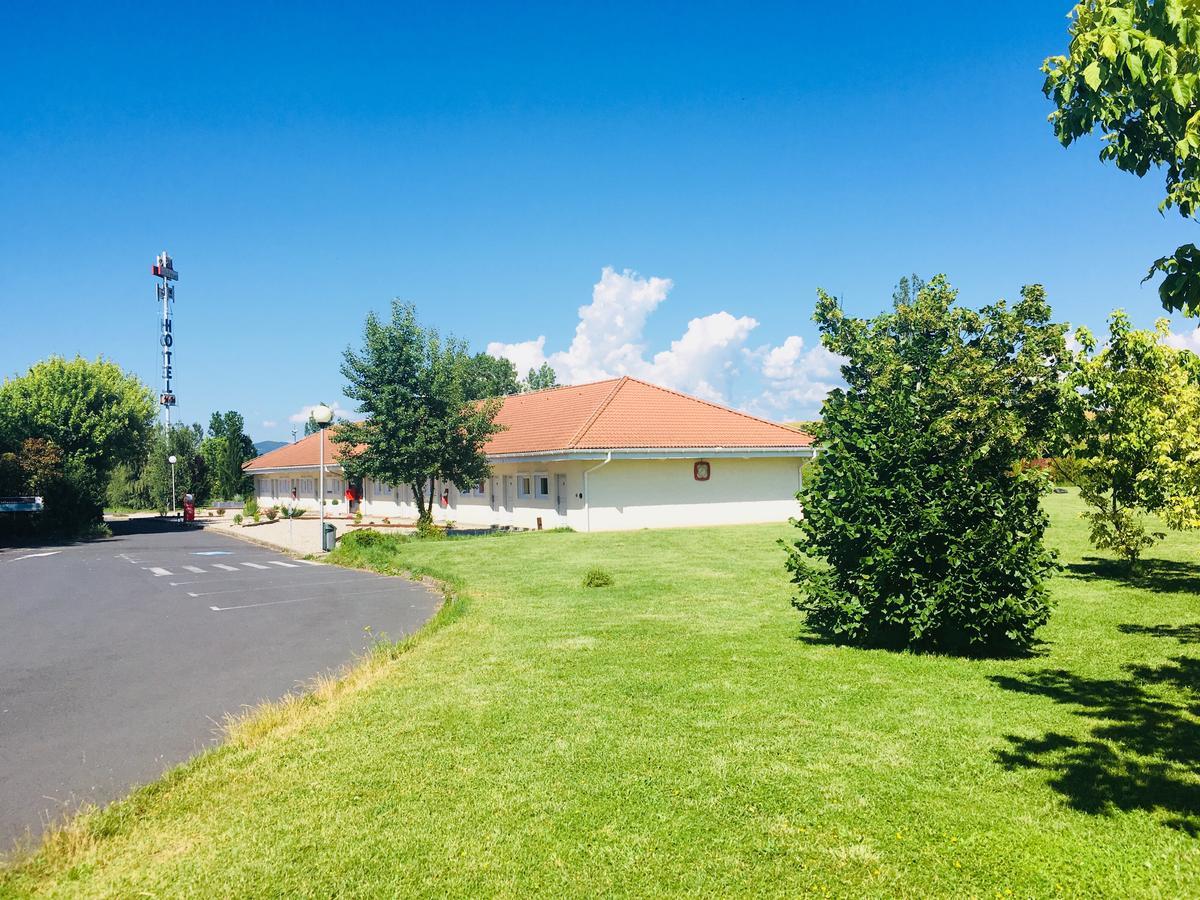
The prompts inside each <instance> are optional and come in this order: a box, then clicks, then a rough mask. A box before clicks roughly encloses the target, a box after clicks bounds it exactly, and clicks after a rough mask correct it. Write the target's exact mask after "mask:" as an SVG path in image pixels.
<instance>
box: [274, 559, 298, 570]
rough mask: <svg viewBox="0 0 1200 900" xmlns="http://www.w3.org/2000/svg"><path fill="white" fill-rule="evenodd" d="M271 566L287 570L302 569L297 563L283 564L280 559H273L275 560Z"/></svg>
mask: <svg viewBox="0 0 1200 900" xmlns="http://www.w3.org/2000/svg"><path fill="white" fill-rule="evenodd" d="M271 565H273V566H283V567H284V568H285V569H298V568H300V567H299V566H298V565H296V564H295V563H287V562H281V561H280V560H278V559H273V560H271Z"/></svg>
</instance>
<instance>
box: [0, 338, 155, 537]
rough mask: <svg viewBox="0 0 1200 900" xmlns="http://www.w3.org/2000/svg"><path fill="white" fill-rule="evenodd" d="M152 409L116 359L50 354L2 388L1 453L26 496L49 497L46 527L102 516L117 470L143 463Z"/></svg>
mask: <svg viewBox="0 0 1200 900" xmlns="http://www.w3.org/2000/svg"><path fill="white" fill-rule="evenodd" d="M154 414H155V404H154V396H153V394H152V393H151V392H150V389H149V388H147V387H146V386H145V385H144V384H142V383H141V381H139V380H138V379H137V378H136V377H135V376H133V375H128V374H126V373H125V372H123V371H122V370H121V368H120V367H119V366H118V365H116V363H113V362H109V361H108V360H105V359H102V358H100V359H96V360H94V361H90V360H86V359H83V358H82V357H76V358H75V359H71V360H67V359H63V358H62V357H57V356H52V357H50V358H49V359H46V360H44V361H42V362H39V363H36V364H34V365H33V366H31V367H30V369H29V371H28V372H26V373H25V374H24V375H21V376H18V377H15V378H11V379H6V380H5V382H4V383H3V385H0V454H4V453H8V454H11V455H12V460H13V461H15V465H16V466H17V467H18V469H19V470H20V471H23V472H24V473H25V483H24V484H23V485H19V486H20V487H21V491H20V492H21V493H24V492H28V491H31V490H33V489H35V488H36V489H37V490H38V491H40V492H41V493H43V494H45V495H46V505H47V512H46V516H45V523H46V525H47V527H48V528H50V529H51V530H55V531H72V530H78V529H80V528H82V527H84V526H86V525H87V524H88V522H90V521H91V520H93V519H95V518H96V517H97V516H99V514H100V512H101V510H102V508H103V505H104V499H105V489H106V487H107V485H108V480H109V475H110V474H111V473H112V471H113V469H114V468H115V467H116V466H118V465H120V464H122V463H127V464H135V463H136V462H137V461H139V460H140V458H141V456H142V454H143V452H144V450H145V446H146V442H147V439H148V437H149V435H150V432H151V428H152V426H153V422H154ZM31 441H32V443H31ZM35 450H36V456H37V461H36V465H35V464H34V463H35V461H34V460H32V458H31V456H30V454H33V453H34V451H35ZM51 460H53V463H52V464H51V462H50V461H51ZM35 470H36V472H37V473H38V474H37V476H36V477H34V475H33V474H32V473H33V472H34V471H35ZM6 471H8V472H10V474H11V472H12V471H16V470H14V469H13V468H12V466H11V465H10V466H7V467H6Z"/></svg>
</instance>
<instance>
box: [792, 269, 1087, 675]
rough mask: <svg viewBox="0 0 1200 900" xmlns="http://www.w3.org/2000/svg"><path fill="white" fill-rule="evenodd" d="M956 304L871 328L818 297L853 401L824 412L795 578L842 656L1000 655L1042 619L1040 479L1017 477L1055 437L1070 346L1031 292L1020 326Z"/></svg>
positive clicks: (1016, 318) (904, 311)
mask: <svg viewBox="0 0 1200 900" xmlns="http://www.w3.org/2000/svg"><path fill="white" fill-rule="evenodd" d="M955 297H956V292H955V291H954V290H953V289H952V288H951V287H950V285H949V284H948V283H947V282H946V279H945V277H944V276H938V277H937V278H935V279H934V280H933V281H932V282H931V283H930V284H929V285H928V286H925V287H922V288H921V290H920V291H919V292H918V294H917V296H916V297H915V298H913V297H911V296H898V297H897V298H896V302H895V309H894V311H892V312H888V313H884V314H881V315H879V316H877V317H876V318H874V319H871V320H869V321H866V320H862V319H852V318H848V317H847V316H846V315H845V314H844V313H843V312H842V310H841V307H840V306H839V304H838V302H837V301H836V300H835V299H834V298H832V297H830V296H828V295H827V294H825V293H824V292H821V294H820V299H819V301H818V303H817V312H816V315H815V319H816V320H817V322H819V323H820V327H821V331H822V333H823V337H822V340H823V343H824V344H825V346H826V347H827V348H828V349H829V350H832V351H833V352H834V353H837V354H840V355H841V356H844V357H846V358H847V362H846V364H845V365H843V367H842V374H843V377H844V378H845V379H846V382H847V387H846V388H845V389H839V390H835V391H833V392H832V393H831V394H830V395H829V398H828V399H827V400H826V401H825V405H824V407H823V409H822V412H821V419H822V425H821V440H822V445H823V448H824V451H823V453H822V455H821V466H820V469H819V470H818V471H817V472H816V474H815V477H813V478H810V479H806V481H805V486H804V489H803V490H802V491H801V494H800V500H801V504H802V506H803V508H804V517H803V519H802V520H799V521H797V522H796V527H797V528H798V529H799V530H800V533H801V535H802V537H801V539H800V540H799V541H798V542H797V543H796V544H795V546H794V547H793V548H791V549H790V553H789V557H788V563H787V565H788V568H789V569H790V571H791V572H792V573H793V576H794V581H795V582H796V584H797V585H798V587H799V596H798V597H796V599H794V600H793V604H794V605H795V606H796V607H797V608H798V609H800V610H802V611H803V612H804V613H805V614H806V617H807V621H808V624H809V625H810V626H811V627H812V628H814V629H815V630H816V631H818V632H820V633H822V634H825V635H827V636H829V637H831V638H834V639H836V640H843V641H848V642H851V643H855V644H861V645H867V646H881V647H894V648H901V647H905V648H913V649H922V650H938V651H945V652H954V653H1007V652H1012V651H1016V650H1020V649H1023V648H1026V647H1028V646H1029V644H1030V643H1031V642H1032V640H1033V634H1034V631H1035V630H1036V629H1037V628H1038V627H1039V626H1041V625H1042V624H1043V623H1045V621H1046V619H1047V618H1048V617H1049V614H1050V605H1049V602H1048V599H1047V595H1046V586H1045V578H1046V576H1047V575H1048V574H1049V573H1050V572H1051V571H1052V570H1053V568H1054V557H1053V554H1052V552H1050V551H1048V550H1047V549H1046V548H1045V547H1044V546H1043V543H1042V535H1043V534H1044V532H1045V530H1046V525H1047V518H1046V515H1045V513H1043V512H1042V510H1041V507H1040V505H1039V499H1040V497H1041V495H1042V493H1043V492H1044V490H1045V484H1046V482H1045V476H1044V475H1043V474H1042V473H1040V472H1038V471H1036V470H1031V469H1023V468H1022V467H1021V466H1020V465H1018V464H1019V463H1020V462H1021V461H1022V460H1026V459H1033V458H1037V457H1041V456H1045V455H1047V451H1048V450H1050V449H1052V448H1050V447H1048V446H1047V444H1048V443H1050V442H1051V439H1052V438H1053V437H1054V436H1055V435H1056V434H1057V433H1058V422H1059V418H1060V411H1061V406H1062V402H1061V398H1062V389H1061V376H1062V374H1063V373H1064V371H1065V367H1066V364H1067V360H1068V359H1069V356H1068V353H1067V350H1066V346H1065V341H1064V338H1063V334H1064V332H1065V330H1066V328H1065V326H1063V325H1055V324H1052V323H1051V322H1050V306H1049V304H1047V303H1046V300H1045V293H1044V291H1043V290H1042V288H1041V287H1038V286H1033V287H1027V288H1025V289H1023V290H1022V292H1021V299H1020V300H1019V301H1017V302H1016V303H1015V304H1014V305H1013V306H1012V307H1011V308H1010V307H1009V306H1007V305H1006V304H1005V303H1004V302H998V303H996V304H994V305H992V306H987V307H985V308H984V309H983V310H981V311H980V312H974V311H971V310H966V309H960V308H956V307H953V304H954V301H955ZM814 558H815V559H816V560H820V561H823V562H824V563H827V565H814V564H813V562H812V560H813V559H814Z"/></svg>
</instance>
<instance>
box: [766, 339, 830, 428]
mask: <svg viewBox="0 0 1200 900" xmlns="http://www.w3.org/2000/svg"><path fill="white" fill-rule="evenodd" d="M747 356H749V357H750V358H751V359H755V360H758V361H759V364H760V371H761V372H762V376H763V380H764V381H765V382H766V390H764V391H763V392H762V394H760V395H759V396H758V397H756V398H755V399H754V400H753V401H752V402H751V403H750V408H751V410H752V411H756V412H758V413H760V414H761V415H775V416H781V417H783V418H787V419H807V418H812V417H814V416H816V415H817V414H818V413H819V412H820V410H821V404H822V403H823V402H824V401H825V397H826V395H827V394H828V393H829V392H830V391H831V390H833V389H834V388H835V387H837V386H838V385H839V384H841V383H842V379H841V372H840V369H841V366H842V364H843V363H844V362H845V359H844V358H843V357H841V356H838V355H837V354H836V353H833V352H831V351H830V350H827V349H826V348H825V347H824V346H823V345H821V344H818V345H817V346H815V347H813V348H811V349H809V350H805V349H804V338H802V337H800V336H799V335H796V334H793V335H789V336H788V337H787V338H786V339H785V340H784V342H783V343H782V344H780V345H779V346H777V347H769V346H768V347H760V348H759V349H758V350H755V351H748V352H747Z"/></svg>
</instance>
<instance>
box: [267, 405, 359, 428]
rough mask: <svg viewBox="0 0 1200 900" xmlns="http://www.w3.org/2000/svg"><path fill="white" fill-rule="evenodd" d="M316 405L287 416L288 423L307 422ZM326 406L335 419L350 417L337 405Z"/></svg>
mask: <svg viewBox="0 0 1200 900" xmlns="http://www.w3.org/2000/svg"><path fill="white" fill-rule="evenodd" d="M317 405H318V404H316V403H313V404H312V405H310V406H302V407H300V410H299V412H294V413H292V414H291V415H290V416H288V421H289V422H307V421H308V417H309V416H311V415H312V411H313V410H314V409H316V408H317ZM328 406H329V408H330V409H332V410H333V417H334V418H335V419H344V418H346V417H348V416H349V415H350V413H349V411H348V410H345V409H342V406H341V404H339V403H330V404H328ZM264 424H265V423H264Z"/></svg>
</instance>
